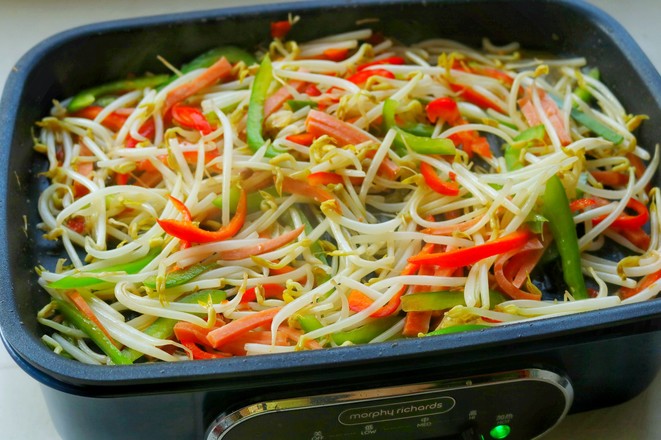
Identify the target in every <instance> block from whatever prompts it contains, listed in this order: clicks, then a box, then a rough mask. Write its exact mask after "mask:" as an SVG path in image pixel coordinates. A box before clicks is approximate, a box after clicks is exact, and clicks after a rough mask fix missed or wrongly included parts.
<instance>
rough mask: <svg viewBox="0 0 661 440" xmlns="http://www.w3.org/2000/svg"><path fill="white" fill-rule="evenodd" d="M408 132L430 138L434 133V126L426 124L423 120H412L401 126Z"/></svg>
mask: <svg viewBox="0 0 661 440" xmlns="http://www.w3.org/2000/svg"><path fill="white" fill-rule="evenodd" d="M399 128H401V129H402V130H404V131H405V132H407V133H410V134H413V135H415V136H419V137H427V138H430V137H432V135H433V134H434V126H433V125H429V124H424V123H422V122H410V123H408V124H406V125H403V126H401V127H399Z"/></svg>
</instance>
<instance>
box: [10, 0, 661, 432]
mask: <svg viewBox="0 0 661 440" xmlns="http://www.w3.org/2000/svg"><path fill="white" fill-rule="evenodd" d="M289 12H292V13H294V14H296V15H300V16H301V18H302V20H301V22H300V23H299V24H297V25H296V26H295V27H294V30H293V32H292V34H291V37H292V38H294V39H296V40H299V41H305V40H308V39H312V38H315V37H319V36H322V35H326V34H328V33H336V32H343V31H348V30H351V29H355V28H357V25H356V22H357V21H358V20H361V19H365V18H378V19H379V20H378V21H376V22H374V23H370V26H371V27H373V28H376V29H378V30H382V31H383V32H384V33H385V34H387V35H392V36H394V37H396V38H398V39H399V40H401V41H403V42H404V43H412V42H415V41H418V40H421V39H424V38H429V37H432V36H442V37H446V38H453V39H457V40H460V41H462V42H464V43H467V44H469V45H473V46H479V45H480V42H481V38H482V37H484V36H488V37H489V38H490V39H491V40H492V41H493V42H495V43H496V44H501V43H507V42H511V41H518V42H520V43H521V45H522V47H525V48H529V49H533V50H542V51H546V52H551V53H557V54H563V55H581V56H585V57H586V58H587V60H588V63H589V64H591V65H597V66H599V68H600V70H601V73H602V78H604V81H605V82H606V84H607V85H608V86H609V87H610V88H611V90H612V91H613V92H614V93H615V94H616V96H618V97H619V98H620V99H621V102H622V103H623V105H624V106H625V108H627V109H628V110H629V111H630V112H632V113H635V114H646V115H649V117H650V119H651V121H652V122H650V123H647V124H643V126H642V128H641V129H640V130H639V132H638V139H639V144H641V145H644V146H647V147H651V146H653V145H655V143H657V142H659V141H660V140H661V124H660V123H659V122H658V121H661V77H659V74H658V73H657V72H656V70H655V69H654V67H653V66H652V64H651V63H650V62H649V60H648V59H647V58H646V57H645V56H644V55H643V53H642V51H641V50H640V49H639V48H638V46H637V45H636V44H635V43H634V41H633V40H632V38H631V37H630V36H629V35H628V34H627V33H626V31H624V30H623V28H622V27H621V26H620V25H619V24H617V23H616V22H615V21H614V20H612V19H611V18H610V17H608V16H607V15H605V14H604V13H602V12H601V11H599V10H597V9H595V8H593V7H591V6H589V5H587V4H584V3H582V2H579V1H519V0H502V1H499V0H477V1H468V0H455V1H450V0H448V1H424V2H405V1H374V0H372V1H361V2H358V1H323V2H310V3H293V4H289V5H286V4H284V5H269V6H264V5H262V6H257V7H248V8H236V9H222V10H215V11H204V12H191V13H186V14H177V15H166V16H157V17H147V18H138V19H130V20H122V21H115V22H109V23H101V24H95V25H90V26H85V27H82V28H77V29H74V30H71V31H68V32H64V33H61V34H59V35H56V36H54V37H52V38H49V39H48V40H46V41H44V42H43V43H41V44H39V45H38V46H36V47H35V48H33V49H32V50H31V51H30V52H28V53H27V54H26V55H25V56H24V57H23V58H22V59H21V60H20V62H19V63H18V64H17V65H16V69H14V70H13V71H12V73H11V74H10V76H9V78H8V80H7V83H6V86H5V90H4V94H3V97H2V101H1V103H0V127H2V130H1V131H0V148H1V149H0V154H1V155H2V156H1V158H0V163H1V164H2V171H1V172H2V179H0V194H2V197H1V198H0V207H1V209H0V212H1V215H2V217H1V218H0V246H1V248H2V250H3V252H2V254H1V255H0V271H1V273H2V274H3V276H2V280H1V281H0V283H1V285H0V286H1V288H0V329H1V330H2V337H3V339H4V343H5V345H6V346H7V348H8V350H9V352H10V353H11V355H12V356H13V357H14V358H15V360H16V361H17V363H19V364H20V365H21V367H23V368H24V369H25V370H26V371H27V372H28V373H29V374H31V375H32V376H33V377H34V378H35V379H37V380H38V381H40V382H42V383H43V384H44V385H45V386H44V387H43V390H44V394H45V396H46V399H47V401H48V404H49V408H50V411H51V415H52V416H53V419H54V422H55V425H56V428H57V429H58V431H59V432H60V433H61V435H62V436H63V437H64V438H81V439H87V438H97V439H101V438H108V439H116V438H122V439H132V438H136V439H137V438H159V439H164V438H173V439H188V438H191V439H192V438H200V437H202V436H203V435H204V433H205V432H206V430H207V428H208V426H209V423H210V422H211V421H212V420H213V419H214V418H215V417H216V416H218V415H219V414H220V413H223V412H231V410H232V409H234V408H239V407H241V406H243V405H247V404H250V403H251V402H255V401H262V400H265V399H266V400H269V399H270V400H278V399H288V398H292V397H300V396H309V395H313V394H325V393H328V392H338V391H342V392H345V391H346V392H349V391H354V390H361V389H372V388H380V387H385V386H400V385H401V386H404V385H407V384H411V383H421V382H425V381H439V380H446V379H452V378H466V377H473V376H475V375H478V376H480V377H482V376H481V375H484V374H487V375H488V374H492V373H500V372H507V371H519V372H520V371H528V372H529V371H537V369H543V370H544V371H553V372H555V373H557V374H559V375H560V376H562V377H563V378H566V379H567V380H568V381H569V382H570V383H571V386H572V387H573V391H574V397H573V404H572V406H571V411H572V412H577V411H583V410H586V409H593V408H597V407H602V406H608V405H613V404H617V403H620V402H623V401H625V400H627V399H630V398H632V397H633V396H635V395H636V394H638V393H639V392H641V391H642V390H643V389H645V388H646V387H647V386H648V385H649V383H650V382H651V381H652V380H653V378H654V377H655V375H656V373H657V372H658V370H659V367H660V366H661V350H660V347H661V331H660V330H661V299H655V300H652V301H649V302H646V303H641V304H631V305H626V306H620V307H616V308H613V309H608V310H602V311H597V312H589V313H583V314H580V315H574V316H566V317H559V318H552V319H547V320H542V321H535V322H530V323H524V324H517V325H511V326H507V327H502V328H494V329H491V330H489V331H485V332H473V333H466V334H454V335H448V336H444V337H437V338H424V339H410V340H401V341H397V342H389V343H382V344H374V345H365V346H356V347H345V348H337V349H328V350H322V351H314V352H300V353H291V354H283V355H277V354H276V355H267V356H260V357H251V358H231V359H224V360H217V361H210V362H181V363H172V364H168V363H159V364H143V365H134V366H128V367H122V366H116V367H108V366H103V367H101V366H87V365H83V364H81V363H78V362H74V361H70V360H67V359H64V358H62V357H60V356H57V355H55V354H54V353H52V352H51V351H50V350H48V349H46V348H45V347H44V346H43V345H42V344H41V342H40V340H39V338H40V336H41V335H42V334H43V331H44V330H43V328H42V327H40V326H39V324H38V323H37V321H36V319H35V316H36V314H37V311H38V310H39V309H40V308H41V307H42V306H43V305H44V304H46V303H47V302H48V300H49V299H48V296H47V294H46V293H45V292H43V291H41V289H40V288H39V286H38V285H37V283H36V279H37V277H36V275H35V272H34V267H35V266H36V265H38V264H44V265H47V266H51V265H52V262H53V261H55V259H56V258H57V257H58V256H59V252H60V250H59V248H58V246H57V245H55V244H53V243H51V242H47V241H45V240H43V239H42V238H41V236H40V235H41V234H40V232H39V231H38V229H37V227H36V224H37V223H38V221H39V219H38V215H37V208H36V202H37V197H38V194H39V192H40V190H41V189H42V188H43V187H44V184H45V180H44V179H43V178H41V177H39V175H38V173H39V172H40V171H42V170H43V169H44V167H45V163H44V160H43V159H42V158H41V157H39V155H38V154H35V153H34V152H33V150H32V132H33V128H34V121H36V120H38V119H40V118H41V117H42V116H43V115H45V114H46V113H47V112H48V110H49V108H50V106H51V102H52V100H53V99H61V98H63V97H67V96H71V95H72V94H74V93H75V92H76V91H78V90H80V89H82V88H85V87H87V86H91V85H94V84H99V83H102V82H104V81H106V80H111V79H115V78H118V77H122V76H125V75H126V74H127V73H129V72H143V71H147V70H149V71H153V72H159V71H162V70H163V67H162V65H161V64H160V62H159V61H158V60H157V59H156V56H157V55H162V56H163V57H164V58H166V59H168V60H169V61H170V62H172V63H173V64H174V65H178V64H181V63H183V62H184V61H186V60H189V59H191V58H193V57H194V56H195V55H197V54H199V53H201V52H203V51H205V50H206V49H209V48H211V47H214V46H218V45H220V44H234V45H238V46H242V47H245V48H247V49H255V48H257V47H259V46H260V45H264V44H266V43H267V42H268V40H269V24H270V22H272V21H276V20H282V19H285V18H286V17H287V14H288V13H289ZM654 121H656V122H654ZM655 183H656V184H657V185H658V184H659V179H657V181H656V182H655ZM281 423H285V422H281ZM320 423H321V421H320ZM286 426H287V425H286V423H285V424H283V425H281V427H282V429H281V430H278V429H277V427H275V426H268V427H266V426H265V428H268V430H267V431H265V432H270V434H269V435H266V434H265V435H264V436H263V437H261V438H294V437H287V431H286V430H285V428H284V427H286ZM329 426H330V425H329ZM332 429H333V428H332V427H331V428H326V431H323V430H322V431H320V432H321V433H322V435H323V434H324V433H326V438H332V437H328V432H331V433H332V432H333V431H332ZM283 433H284V434H283ZM313 434H316V430H315V431H314V432H312V434H311V435H310V436H308V437H307V438H313V437H312V435H313ZM278 435H280V436H281V437H278ZM416 435H417V437H416ZM421 435H427V434H419V433H417V434H411V435H410V436H408V437H403V438H411V439H413V438H429V437H424V436H421ZM392 438H395V437H392ZM475 438H479V437H475ZM511 438H515V436H513V437H511ZM518 438H526V437H525V436H524V437H518Z"/></svg>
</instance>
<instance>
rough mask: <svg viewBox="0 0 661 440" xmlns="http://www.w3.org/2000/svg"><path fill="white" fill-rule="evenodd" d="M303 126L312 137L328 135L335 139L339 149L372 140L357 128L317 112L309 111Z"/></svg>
mask: <svg viewBox="0 0 661 440" xmlns="http://www.w3.org/2000/svg"><path fill="white" fill-rule="evenodd" d="M305 126H306V128H307V131H308V132H309V133H312V135H313V136H315V137H319V136H323V135H328V136H330V137H332V138H333V139H335V141H336V142H337V143H338V145H339V146H340V147H344V146H345V145H349V144H353V145H357V144H361V143H363V142H366V141H369V140H372V138H371V137H369V136H368V135H367V134H366V133H365V132H363V131H362V130H361V129H359V128H358V127H356V126H354V125H352V124H349V123H348V122H344V121H341V120H339V119H337V118H336V117H335V116H332V115H329V114H328V113H324V112H321V111H319V110H310V112H309V113H308V116H307V118H306V120H305Z"/></svg>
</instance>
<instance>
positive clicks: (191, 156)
mask: <svg viewBox="0 0 661 440" xmlns="http://www.w3.org/2000/svg"><path fill="white" fill-rule="evenodd" d="M183 156H184V159H186V162H187V163H189V164H191V165H197V156H198V152H197V151H184V153H183ZM218 156H220V153H218V150H217V149H213V150H210V151H205V152H204V164H205V165H206V164H208V163H209V162H210V161H212V160H213V159H215V158H217V157H218ZM165 157H166V159H167V156H165Z"/></svg>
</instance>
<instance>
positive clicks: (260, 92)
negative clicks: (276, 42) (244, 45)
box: [246, 55, 280, 157]
mask: <svg viewBox="0 0 661 440" xmlns="http://www.w3.org/2000/svg"><path fill="white" fill-rule="evenodd" d="M272 81H273V66H272V65H271V59H270V58H269V56H268V55H266V56H265V57H264V59H263V60H262V63H261V64H260V65H259V71H258V72H257V75H256V76H255V80H254V81H253V83H252V90H251V92H250V102H249V103H248V117H247V121H246V138H247V141H248V146H249V147H250V149H251V150H252V151H257V150H259V149H260V148H261V147H262V146H263V145H264V144H265V143H266V141H265V140H264V137H263V136H262V126H263V125H264V102H266V95H267V93H268V91H269V88H270V87H271V82H272ZM278 154H280V152H279V151H277V150H276V149H275V148H273V145H269V146H268V147H267V149H266V153H265V156H266V157H275V156H277V155H278Z"/></svg>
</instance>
